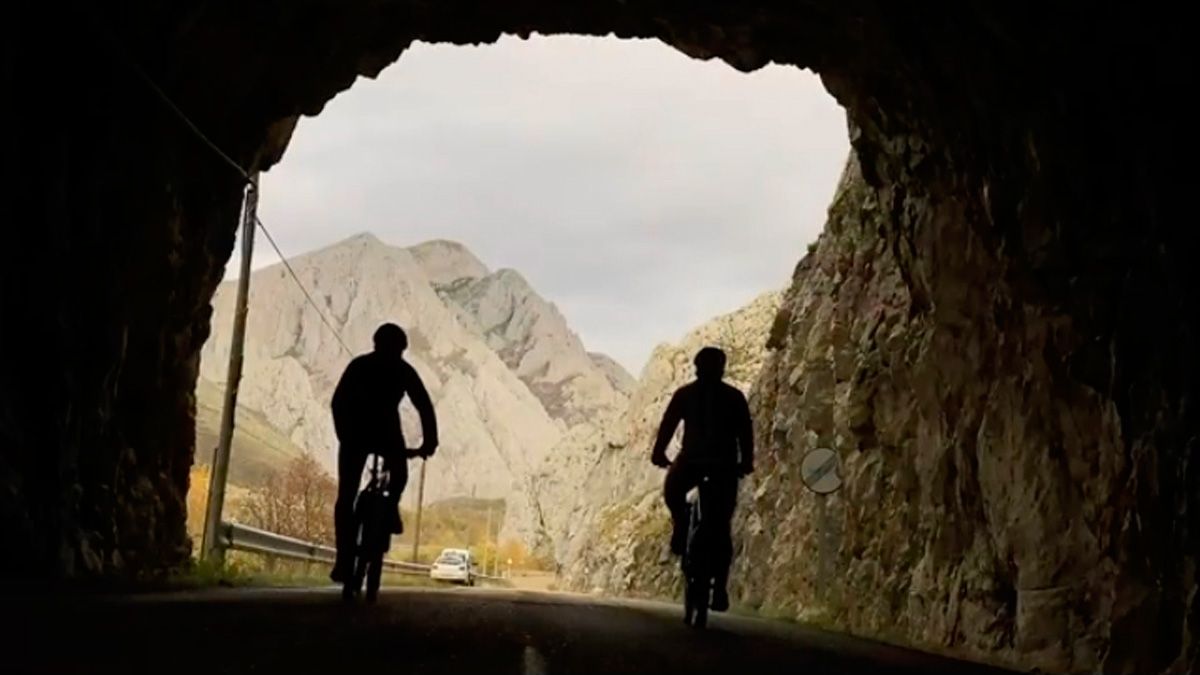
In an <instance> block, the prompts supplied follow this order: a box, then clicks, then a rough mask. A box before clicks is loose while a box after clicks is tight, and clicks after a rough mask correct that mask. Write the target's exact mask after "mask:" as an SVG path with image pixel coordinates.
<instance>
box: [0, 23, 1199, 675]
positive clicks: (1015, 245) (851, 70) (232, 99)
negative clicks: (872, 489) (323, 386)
mask: <svg viewBox="0 0 1200 675" xmlns="http://www.w3.org/2000/svg"><path fill="white" fill-rule="evenodd" d="M10 14H11V16H12V18H13V20H11V21H6V22H4V25H3V28H0V30H2V31H3V32H4V33H5V39H4V40H3V45H4V46H3V48H2V51H0V66H2V67H0V78H2V79H0V82H2V83H3V84H4V85H5V86H4V89H5V91H6V93H8V94H9V96H8V97H7V99H8V100H7V101H6V103H5V105H4V106H3V109H4V115H5V121H6V122H8V123H7V124H5V125H4V128H5V133H6V135H7V136H8V144H7V146H6V147H7V150H6V152H5V153H4V158H3V161H4V162H5V165H6V170H7V171H6V175H9V176H12V177H13V178H12V179H10V180H8V181H7V182H6V184H5V189H6V191H7V193H8V195H7V198H6V199H5V200H3V207H0V208H3V212H2V213H3V214H4V216H5V218H4V221H5V223H6V224H7V228H6V234H5V237H6V241H5V246H3V247H0V281H2V285H0V291H2V293H0V316H2V317H3V330H2V331H0V526H2V527H3V531H0V536H2V537H3V541H4V542H5V546H6V550H22V551H28V554H27V555H23V556H4V557H3V558H4V562H3V568H4V571H5V572H6V574H7V576H8V577H9V578H35V579H57V580H60V581H61V580H78V579H106V578H112V577H124V578H130V577H132V578H138V577H141V576H143V575H154V574H159V573H161V572H162V571H163V570H165V569H170V568H173V567H176V566H178V565H180V564H182V563H183V562H184V561H185V560H186V557H187V555H188V550H189V544H188V542H187V539H186V536H185V533H184V529H183V523H184V517H183V516H184V514H183V510H184V494H185V491H186V488H187V476H188V469H189V467H190V465H191V463H192V458H193V448H192V443H193V440H192V438H193V413H194V410H193V408H194V401H193V399H192V389H193V387H194V384H195V379H196V371H197V363H198V354H199V350H200V347H201V345H202V344H203V342H204V340H205V338H206V337H207V335H208V332H209V327H208V321H209V316H210V314H211V309H210V307H209V300H210V298H211V296H212V293H213V290H214V288H215V287H216V284H217V283H218V282H219V280H220V279H221V276H222V273H223V268H224V264H225V262H226V261H227V260H228V258H229V255H230V252H231V250H232V247H233V240H234V231H235V228H236V223H237V216H238V209H239V204H240V196H241V180H240V178H239V177H238V176H237V175H236V174H235V173H234V172H233V171H231V170H230V169H229V167H228V166H226V165H224V164H223V163H222V162H221V161H220V160H218V159H217V158H216V157H215V156H214V153H213V152H212V151H211V149H210V148H207V147H205V146H204V145H203V144H202V143H200V142H198V141H197V139H196V138H195V136H194V135H193V134H192V133H191V132H190V131H188V130H187V129H185V128H184V127H183V126H182V125H181V124H180V122H179V120H178V119H176V118H175V117H174V116H173V115H172V113H171V112H170V111H169V110H168V109H167V107H166V105H165V104H164V102H163V100H161V99H160V98H159V97H158V96H157V95H156V94H155V93H153V91H152V90H151V87H150V86H149V85H148V84H147V82H146V81H145V79H144V78H142V77H141V76H139V74H138V71H139V69H140V70H143V71H144V72H145V74H146V75H147V77H148V79H149V80H150V81H152V82H154V83H156V85H157V86H160V87H161V88H162V90H163V91H164V92H165V93H166V95H167V96H169V97H170V98H171V99H172V100H174V101H175V102H176V103H177V104H178V105H179V106H180V108H181V109H182V110H184V111H186V112H187V114H188V115H189V116H190V117H191V118H192V119H193V120H194V121H195V122H196V124H198V125H199V127H200V128H202V129H204V130H205V132H206V133H207V134H208V135H209V136H210V137H211V139H212V140H213V141H215V142H216V143H217V144H218V145H219V146H221V147H222V148H224V149H225V150H226V151H227V152H228V153H229V154H230V155H231V156H232V157H233V158H234V159H235V160H236V161H237V162H239V163H240V164H241V165H242V166H244V167H246V168H248V169H252V168H267V167H269V166H270V165H271V164H272V163H274V162H276V161H279V159H280V158H281V157H282V155H283V151H284V149H285V147H286V144H287V140H288V138H289V137H290V134H291V131H292V129H293V127H294V124H295V121H296V119H297V117H298V116H301V115H313V114H317V113H319V112H320V111H321V109H322V106H323V105H324V104H325V103H326V102H327V101H328V100H329V99H330V98H332V97H333V96H335V95H336V94H337V93H338V92H340V91H342V90H345V89H346V88H348V87H349V86H351V85H352V84H353V82H354V81H355V79H356V78H357V77H358V76H360V75H367V76H372V75H374V74H376V73H378V72H379V71H380V70H381V69H383V68H384V67H386V66H388V64H390V63H392V62H394V61H396V60H397V59H398V58H400V57H401V55H402V52H403V51H404V49H405V48H406V47H408V46H409V45H410V44H412V43H413V42H414V41H418V40H420V41H428V42H446V43H454V44H464V45H466V44H481V43H489V42H494V41H495V40H497V39H498V38H499V37H500V36H501V35H503V34H514V35H520V36H528V35H531V34H534V33H538V34H579V35H616V36H619V37H628V38H635V37H637V38H654V39H658V40H661V41H663V42H664V43H666V44H668V45H671V46H673V47H674V48H676V49H679V50H680V51H682V52H683V53H685V54H688V55H690V56H692V57H695V58H701V59H709V58H716V59H720V60H723V61H725V62H726V63H728V64H730V65H731V66H732V67H734V68H737V69H740V70H745V71H750V70H754V69H756V68H759V67H761V66H763V65H765V64H767V63H770V62H776V63H781V64H792V65H796V66H800V67H806V68H812V69H813V70H815V71H816V72H817V73H819V74H820V76H821V78H822V80H823V81H824V83H825V86H826V87H827V89H828V90H829V91H830V93H832V94H833V95H834V96H835V97H836V98H837V100H838V101H839V102H840V103H841V104H842V105H843V106H844V107H845V108H846V110H847V115H848V118H849V122H850V129H851V136H852V139H851V140H852V144H853V147H854V150H855V152H856V153H857V156H858V160H859V165H860V166H861V171H862V175H863V177H864V178H865V180H866V183H867V184H868V185H869V186H870V187H871V188H872V189H873V190H874V193H873V195H872V196H871V197H870V199H869V206H870V209H871V212H872V213H873V214H877V216H873V217H877V218H878V222H879V226H878V230H879V231H878V235H879V236H880V237H881V238H882V239H883V240H884V241H886V242H887V248H888V251H889V255H891V256H893V257H894V258H895V261H896V265H897V267H898V269H899V274H900V275H901V277H902V278H903V281H904V284H905V286H906V289H907V291H906V292H907V293H908V294H909V295H910V296H911V299H912V302H911V310H910V311H911V313H912V315H913V316H918V317H924V319H925V320H928V322H929V323H928V325H929V326H930V330H934V331H937V332H938V333H939V334H940V335H947V336H951V337H953V336H954V335H956V334H958V333H961V332H963V331H969V330H974V328H972V327H975V328H978V327H979V326H984V325H986V326H987V330H988V331H990V332H989V333H988V334H989V335H990V336H991V337H990V338H989V339H990V340H991V342H989V343H987V345H986V348H985V349H984V351H985V352H986V353H989V354H993V353H996V354H1000V353H1007V352H1006V351H1005V350H1009V351H1011V349H1012V347H1011V346H1012V345H1014V344H1026V343H1030V340H1031V338H1030V328H1029V327H1030V325H1032V324H1030V323H1027V322H1026V319H1027V318H1028V317H1032V316H1038V317H1042V318H1043V319H1045V320H1044V321H1041V322H1040V323H1038V324H1037V325H1038V326H1040V328H1039V330H1041V331H1043V332H1042V333H1039V336H1040V337H1038V340H1039V341H1038V342H1037V344H1038V345H1039V350H1038V351H1037V352H1036V353H1035V352H1029V353H1027V354H1026V353H1025V352H1020V353H1021V354H1023V356H1022V358H1028V359H1033V360H1036V361H1037V363H1038V364H1040V365H1039V368H1042V369H1043V370H1045V371H1046V372H1047V373H1049V374H1048V375H1046V376H1045V378H1046V381H1047V382H1048V383H1049V384H1048V385H1047V386H1050V387H1051V388H1052V390H1054V391H1058V392H1060V393H1061V394H1062V395H1063V397H1066V396H1067V395H1068V393H1069V392H1070V391H1074V389H1073V387H1079V386H1083V387H1086V388H1088V391H1090V392H1092V393H1093V394H1094V395H1097V396H1102V397H1103V398H1104V400H1106V401H1109V402H1110V403H1111V405H1112V406H1113V407H1114V410H1115V411H1116V414H1117V415H1118V419H1119V427H1120V431H1119V434H1120V447H1121V448H1122V450H1121V451H1120V457H1119V458H1118V460H1119V461H1118V462H1117V463H1118V464H1119V465H1120V466H1122V467H1124V468H1123V469H1122V473H1121V474H1120V476H1121V479H1122V480H1123V481H1124V482H1123V483H1122V485H1123V486H1124V487H1123V488H1122V489H1123V492H1122V493H1121V496H1120V499H1118V500H1117V501H1118V502H1119V503H1118V504H1116V506H1115V507H1114V508H1117V509H1118V513H1120V514H1122V516H1121V518H1118V519H1117V521H1115V523H1114V524H1112V530H1113V532H1112V537H1111V540H1110V539H1109V538H1106V539H1105V541H1106V542H1109V543H1107V544H1105V545H1106V546H1108V547H1109V548H1108V554H1109V555H1108V557H1107V558H1105V560H1107V561H1108V562H1107V563H1105V564H1106V565H1109V568H1106V569H1108V571H1107V572H1105V575H1107V576H1106V577H1105V578H1106V579H1109V581H1107V582H1105V583H1107V584H1108V585H1107V586H1104V588H1105V589H1106V590H1105V591H1104V593H1107V594H1110V595H1111V596H1113V597H1121V598H1126V599H1128V598H1130V597H1136V598H1139V600H1137V601H1136V602H1133V601H1130V602H1127V603H1126V604H1124V605H1122V604H1121V603H1117V605H1120V606H1121V607H1122V608H1123V609H1122V610H1121V612H1116V611H1115V610H1114V612H1113V614H1112V616H1111V617H1108V618H1105V619H1104V621H1105V626H1107V627H1106V628H1103V629H1097V630H1102V631H1107V632H1105V633H1104V635H1105V637H1103V638H1102V639H1101V641H1102V642H1104V643H1107V642H1109V641H1111V642H1112V643H1113V644H1116V643H1117V640H1116V639H1115V637H1114V636H1120V637H1122V638H1124V639H1123V643H1124V644H1135V645H1143V644H1149V645H1151V646H1149V647H1145V648H1144V649H1142V648H1141V647H1140V646H1139V647H1130V648H1129V650H1128V651H1129V653H1126V654H1124V655H1121V656H1120V659H1119V663H1118V666H1119V667H1120V669H1121V670H1123V671H1127V672H1134V671H1137V670H1138V669H1141V672H1145V671H1146V670H1147V669H1149V668H1154V669H1162V668H1165V667H1166V665H1167V664H1169V663H1170V659H1171V658H1174V657H1175V655H1178V654H1181V653H1186V654H1190V655H1191V656H1190V658H1191V660H1192V662H1194V660H1195V649H1196V646H1195V644H1196V643H1195V640H1193V639H1192V638H1191V637H1190V636H1191V635H1192V633H1193V632H1194V626H1195V625H1196V624H1197V622H1198V621H1200V618H1198V616H1197V611H1198V610H1197V603H1196V602H1195V595H1194V590H1195V553H1196V547H1197V535H1196V516H1195V510H1196V507H1197V504H1196V500H1197V496H1196V495H1197V492H1198V491H1200V487H1198V486H1197V473H1198V472H1197V470H1196V468H1195V467H1196V466H1197V465H1198V464H1197V463H1196V462H1194V461H1191V462H1189V459H1191V458H1193V457H1194V455H1195V451H1196V446H1197V445H1198V441H1197V426H1198V423H1197V415H1196V413H1195V411H1194V410H1193V408H1194V403H1193V401H1194V400H1195V394H1196V377H1197V365H1196V358H1197V357H1196V356H1195V353H1194V352H1195V350H1194V347H1193V345H1194V344H1195V337H1196V315H1197V312H1196V309H1197V306H1196V305H1197V300H1196V297H1197V293H1196V283H1195V281H1194V275H1193V274H1191V273H1190V272H1189V269H1190V266H1191V260H1190V257H1191V255H1190V247H1189V246H1188V245H1187V244H1188V243H1189V242H1188V239H1187V237H1186V233H1187V230H1188V229H1190V225H1191V222H1192V221H1194V216H1191V217H1189V215H1188V214H1187V212H1186V211H1185V210H1184V209H1183V208H1182V204H1183V201H1184V199H1185V198H1186V195H1187V190H1186V189H1184V187H1183V185H1182V180H1181V179H1182V177H1183V176H1184V175H1187V172H1186V171H1185V170H1184V168H1183V167H1184V162H1185V161H1186V159H1187V157H1188V153H1186V152H1183V151H1182V150H1181V143H1180V142H1179V140H1178V139H1179V138H1180V137H1181V136H1182V137H1186V136H1187V135H1188V131H1187V122H1186V121H1180V120H1179V118H1180V117H1181V115H1180V114H1179V112H1180V111H1181V110H1186V108H1184V107H1183V106H1181V105H1180V104H1178V103H1176V102H1175V101H1176V99H1178V98H1180V97H1181V96H1183V95H1184V94H1183V93H1182V92H1184V91H1186V86H1184V85H1185V83H1188V82H1191V81H1192V80H1194V77H1193V72H1192V71H1193V66H1192V65H1191V64H1192V63H1193V62H1194V61H1195V59H1194V58H1192V57H1194V55H1193V54H1191V51H1192V50H1190V49H1188V48H1187V45H1188V43H1187V42H1186V41H1185V36H1184V34H1183V31H1184V27H1185V26H1187V25H1188V24H1187V22H1185V21H1183V20H1181V18H1180V17H1179V16H1175V15H1174V14H1173V13H1172V12H1169V11H1165V10H1161V9H1159V8H1151V7H1148V6H1146V5H1144V4H1141V3H1114V4H1112V5H1106V6H1090V7H1087V8H1086V9H1077V8H1067V7H1064V6H1048V7H1035V6H1033V5H1030V4H1026V3H988V2H959V3H939V4H938V6H937V7H936V8H934V7H932V6H930V7H927V8H922V9H920V10H918V9H915V8H914V7H912V6H911V5H909V4H906V3H893V2H883V1H877V2H869V1H865V0H862V1H853V0H852V1H848V2H847V1H834V0H822V1H817V0H809V1H806V2H789V3H784V2H742V3H715V2H620V1H616V0H613V1H594V2H554V3H550V2H522V1H512V2H501V1H498V0H492V1H478V2H475V1H451V0H443V1H440V2H415V1H412V2H403V1H399V0H370V1H368V0H288V1H283V0H276V1H273V2H256V3H241V2H230V1H215V2H196V1H190V2H189V1H184V2H173V3H150V2H128V3H115V2H98V3H72V4H69V5H66V6H60V5H51V4H49V3H35V2H29V1H22V2H19V3H18V4H17V6H16V8H15V9H10ZM402 63H403V62H402V59H401V66H400V67H403V66H402ZM397 114H403V113H402V111H400V112H398V113H397ZM697 114H703V111H697ZM397 151H402V149H397ZM800 254H801V252H797V257H799V256H800ZM48 271H49V272H50V273H48ZM31 280H32V281H31ZM966 286H970V287H971V288H973V289H976V290H980V289H982V290H984V291H989V292H992V295H991V296H988V298H989V301H988V303H986V304H980V303H978V302H974V301H971V298H977V297H982V296H979V295H978V294H976V295H970V294H965V293H962V292H960V291H961V289H962V288H964V287H966ZM985 295H986V294H985ZM1046 336H1049V337H1046ZM947 344H948V345H953V344H955V343H954V342H953V340H950V341H949V342H947ZM1030 344H1032V343H1030ZM1019 362H1020V361H1019V359H1018V360H1015V361H1012V363H1019ZM1011 367H1012V370H1011V371H1004V372H1002V371H996V372H992V373H990V374H988V377H994V378H996V381H997V382H999V381H1000V380H1001V379H1003V378H1011V377H1022V375H1021V371H1020V367H1019V366H1017V365H1013V366H1011ZM931 386H934V387H942V388H944V389H945V390H946V391H949V392H954V391H958V389H956V386H957V383H956V382H953V381H945V382H936V383H931ZM1016 407H1017V408H1018V410H1017V411H1016V413H1019V412H1020V411H1019V407H1020V406H1016ZM952 413H953V411H952V410H951V411H942V412H939V413H938V414H937V415H933V416H931V419H930V420H928V421H929V422H930V423H933V422H934V421H935V420H934V419H933V417H941V418H944V417H946V416H948V415H951V414H952ZM1016 413H1015V414H1016ZM1099 448H1100V446H1099V445H1097V446H1096V453H1097V456H1096V458H1095V462H1096V463H1097V464H1101V463H1103V462H1105V461H1108V458H1106V457H1103V456H1101V455H1100V453H1101V450H1100V449H1099ZM1046 452H1050V453H1053V452H1055V448H1053V447H1051V448H1048V449H1047V450H1046ZM1062 517H1063V518H1066V519H1072V518H1076V517H1080V516H1079V514H1072V513H1064V514H1062ZM1072 522H1074V521H1072ZM1148 589H1149V590H1148ZM1155 589H1156V590H1155ZM1110 609H1111V607H1110ZM1139 624H1140V625H1143V626H1151V627H1159V628H1161V630H1158V631H1157V632H1155V633H1154V635H1158V636H1160V637H1154V638H1146V639H1142V638H1141V637H1137V638H1136V639H1133V638H1130V636H1135V635H1136V636H1143V635H1144V633H1138V632H1137V631H1136V630H1134V628H1131V627H1133V626H1137V625H1139ZM1089 630H1091V629H1089ZM1161 636H1166V637H1161ZM1110 638H1112V639H1111V640H1110ZM1156 640H1157V642H1156ZM1031 649H1032V647H1031ZM1139 649H1140V650H1141V651H1139ZM1113 663H1117V661H1113ZM1131 669H1132V670H1131ZM1114 672H1116V671H1115V670H1114Z"/></svg>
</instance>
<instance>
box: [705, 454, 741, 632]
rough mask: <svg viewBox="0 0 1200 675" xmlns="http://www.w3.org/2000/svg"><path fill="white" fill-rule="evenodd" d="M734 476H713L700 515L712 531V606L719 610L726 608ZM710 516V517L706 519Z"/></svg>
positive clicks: (735, 483) (731, 547) (735, 503)
mask: <svg viewBox="0 0 1200 675" xmlns="http://www.w3.org/2000/svg"><path fill="white" fill-rule="evenodd" d="M737 489H738V481H737V477H736V476H728V477H714V478H713V479H712V481H711V485H710V488H709V493H708V494H707V495H706V497H707V501H706V502H705V513H704V518H705V521H706V522H707V523H709V524H710V525H711V526H712V528H713V529H712V530H710V532H711V533H712V535H713V549H712V553H713V557H712V565H713V568H712V569H713V601H712V608H713V609H715V610H717V611H719V612H723V611H725V610H726V609H728V608H729V592H728V590H727V588H726V586H727V584H728V583H729V566H730V564H731V563H732V562H733V533H732V531H731V528H732V525H733V522H732V521H733V511H734V509H735V508H736V506H737ZM710 519H711V520H710Z"/></svg>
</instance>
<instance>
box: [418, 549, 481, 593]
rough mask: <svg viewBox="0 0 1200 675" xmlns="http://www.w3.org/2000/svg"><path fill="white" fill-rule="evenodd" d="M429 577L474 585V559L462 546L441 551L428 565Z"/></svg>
mask: <svg viewBox="0 0 1200 675" xmlns="http://www.w3.org/2000/svg"><path fill="white" fill-rule="evenodd" d="M429 578H430V579H433V580H435V581H455V582H458V583H460V584H466V585H467V586H474V585H475V561H474V560H473V559H472V558H471V552H470V551H468V550H466V549H462V548H448V549H445V550H443V551H442V553H441V555H439V556H438V557H437V560H435V561H433V565H431V566H430V567H429Z"/></svg>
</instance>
